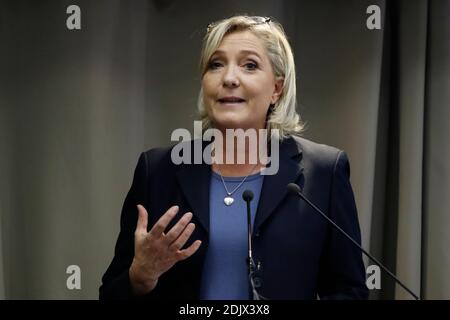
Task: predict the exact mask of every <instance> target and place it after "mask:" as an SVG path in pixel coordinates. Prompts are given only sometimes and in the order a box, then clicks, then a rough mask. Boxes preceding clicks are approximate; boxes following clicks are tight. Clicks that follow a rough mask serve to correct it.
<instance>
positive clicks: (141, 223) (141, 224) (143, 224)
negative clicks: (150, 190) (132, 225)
mask: <svg viewBox="0 0 450 320" xmlns="http://www.w3.org/2000/svg"><path fill="white" fill-rule="evenodd" d="M137 208H138V212H139V216H138V221H137V226H136V231H141V232H147V223H148V213H147V210H145V208H144V206H142V205H140V204H138V205H137Z"/></svg>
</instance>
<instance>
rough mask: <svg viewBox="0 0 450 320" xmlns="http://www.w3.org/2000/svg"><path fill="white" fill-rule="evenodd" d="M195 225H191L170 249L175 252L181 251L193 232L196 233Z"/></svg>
mask: <svg viewBox="0 0 450 320" xmlns="http://www.w3.org/2000/svg"><path fill="white" fill-rule="evenodd" d="M194 229H195V224H193V223H189V224H188V225H187V226H186V228H185V229H184V230H183V232H182V233H181V234H180V236H179V237H178V239H176V240H175V241H174V242H173V243H172V244H171V245H170V248H171V249H174V250H180V249H181V248H182V247H183V246H184V244H185V243H186V242H187V240H188V239H189V237H190V236H191V234H192V232H194Z"/></svg>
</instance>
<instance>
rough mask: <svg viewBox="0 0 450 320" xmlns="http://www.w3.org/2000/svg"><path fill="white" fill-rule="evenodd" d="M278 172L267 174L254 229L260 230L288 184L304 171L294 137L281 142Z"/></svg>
mask: <svg viewBox="0 0 450 320" xmlns="http://www.w3.org/2000/svg"><path fill="white" fill-rule="evenodd" d="M279 151H280V152H279V153H280V163H279V168H278V173H277V174H274V175H267V176H265V177H264V182H263V185H262V189H261V195H260V197H259V204H258V209H257V211H256V216H255V223H254V227H253V230H255V231H256V230H258V229H259V227H260V226H261V225H262V224H263V223H264V221H266V220H267V218H269V216H270V215H271V214H272V213H273V211H274V210H275V209H276V207H277V206H278V204H279V203H280V202H281V201H282V200H283V199H284V197H285V196H286V194H287V192H288V191H287V185H288V184H289V183H291V182H295V181H296V180H297V178H298V176H299V175H300V174H301V173H302V171H303V166H302V163H301V156H302V150H301V148H300V146H299V145H298V144H297V142H296V141H295V139H294V138H287V139H285V140H283V142H282V143H281V144H280V149H279Z"/></svg>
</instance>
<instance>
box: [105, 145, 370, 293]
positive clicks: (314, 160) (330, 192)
mask: <svg viewBox="0 0 450 320" xmlns="http://www.w3.org/2000/svg"><path fill="white" fill-rule="evenodd" d="M171 149H172V147H168V148H156V149H151V150H149V151H147V152H144V153H142V154H141V155H140V158H139V161H138V164H137V167H136V170H135V173H134V178H133V183H132V186H131V188H130V191H129V192H128V195H127V197H126V199H125V203H124V205H123V209H122V214H121V219H120V234H119V237H118V240H117V243H116V247H115V255H114V258H113V260H112V262H111V264H110V266H109V268H108V269H107V271H106V273H105V274H104V276H103V278H102V285H101V287H100V299H127V298H133V296H132V292H131V287H130V281H129V276H128V269H129V267H130V265H131V262H132V260H133V256H134V231H135V229H136V223H137V216H138V213H137V208H136V205H137V204H142V205H144V206H145V208H146V209H147V211H148V213H149V223H148V229H150V228H151V227H152V226H153V225H154V223H155V222H156V221H157V220H158V219H159V218H160V217H161V215H162V214H163V213H164V212H165V211H166V210H167V209H168V208H169V207H171V206H172V205H175V204H176V205H178V206H179V207H180V210H179V213H178V215H177V216H176V217H175V218H174V219H173V221H172V223H171V224H170V225H169V226H168V228H171V227H172V226H173V225H174V224H175V223H176V221H178V219H179V218H180V217H181V215H183V214H184V213H186V212H187V211H191V212H192V213H193V215H194V216H193V219H192V222H194V223H195V224H196V226H197V227H196V228H195V231H194V233H193V235H192V236H191V238H190V239H189V241H188V242H187V243H186V245H185V247H187V246H189V245H191V244H192V242H193V241H194V240H196V239H200V240H202V245H201V246H200V249H199V250H198V251H197V252H196V253H195V254H194V255H193V256H191V257H190V258H188V259H186V260H184V261H181V262H178V263H177V264H175V265H174V267H173V268H172V269H170V270H169V271H168V272H166V273H165V274H163V275H162V276H161V277H160V279H159V281H158V285H157V286H156V288H155V289H154V290H153V291H151V292H150V293H149V294H147V295H146V296H144V298H149V299H198V296H199V289H200V282H201V281H200V280H201V275H202V266H203V262H204V258H205V252H206V248H207V246H208V230H209V185H210V184H209V181H210V175H211V168H210V166H209V165H207V164H200V165H198V164H197V165H187V164H181V165H175V164H173V163H172V161H171V157H170V155H171ZM279 151H280V165H279V171H278V173H277V174H276V175H271V176H270V175H267V176H265V177H264V182H263V186H262V190H261V196H260V200H259V204H258V209H257V212H256V217H255V223H254V229H253V230H254V235H253V256H254V259H255V261H256V262H257V263H259V264H260V266H261V267H260V269H259V270H258V271H257V275H256V277H257V281H256V282H257V284H258V291H259V293H260V294H261V295H263V296H265V297H267V298H269V299H316V298H317V295H318V296H319V297H320V299H367V297H368V289H367V287H366V285H365V278H366V273H365V269H364V264H363V261H362V255H361V252H360V251H359V250H358V249H357V248H355V247H354V245H353V244H352V243H351V242H350V241H349V240H348V239H346V238H345V237H343V236H342V235H340V234H338V233H337V232H336V231H335V230H334V228H332V227H331V226H330V225H329V224H328V223H327V222H326V221H325V219H324V218H323V217H322V216H320V215H319V214H318V213H316V212H314V211H313V210H312V209H311V208H310V207H309V206H308V205H307V204H306V203H304V201H303V200H301V199H300V198H298V197H295V196H292V195H289V194H288V192H287V189H286V186H287V184H288V183H290V182H295V183H297V184H298V185H299V186H300V187H301V189H302V191H303V193H304V195H305V196H306V197H307V198H309V200H310V201H312V202H313V203H314V204H316V205H317V206H318V207H319V208H320V209H321V210H323V211H324V212H325V213H326V214H327V215H328V216H329V217H330V218H331V219H333V220H334V221H335V222H336V223H337V224H338V225H339V226H340V227H341V228H343V229H344V230H345V231H346V232H347V233H349V234H350V235H351V236H352V237H353V238H354V239H356V241H358V242H360V241H361V240H360V239H361V235H360V228H359V222H358V216H357V211H356V206H355V200H354V197H353V191H352V188H351V185H350V181H349V175H350V169H349V163H348V159H347V156H346V154H345V153H344V152H343V151H340V150H338V149H335V148H333V147H329V146H326V145H321V144H316V143H314V142H311V141H308V140H306V139H303V138H299V137H290V138H288V139H285V140H284V141H283V142H282V143H281V145H280V149H279Z"/></svg>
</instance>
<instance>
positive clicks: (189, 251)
mask: <svg viewBox="0 0 450 320" xmlns="http://www.w3.org/2000/svg"><path fill="white" fill-rule="evenodd" d="M201 244H202V242H201V241H200V240H196V241H195V242H194V243H193V244H191V246H190V247H189V248H186V249H184V250H181V251H180V252H179V254H178V259H179V260H178V261H180V260H184V259H187V258H189V257H190V256H192V255H193V254H194V253H195V252H196V251H197V250H198V248H200V245H201Z"/></svg>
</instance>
